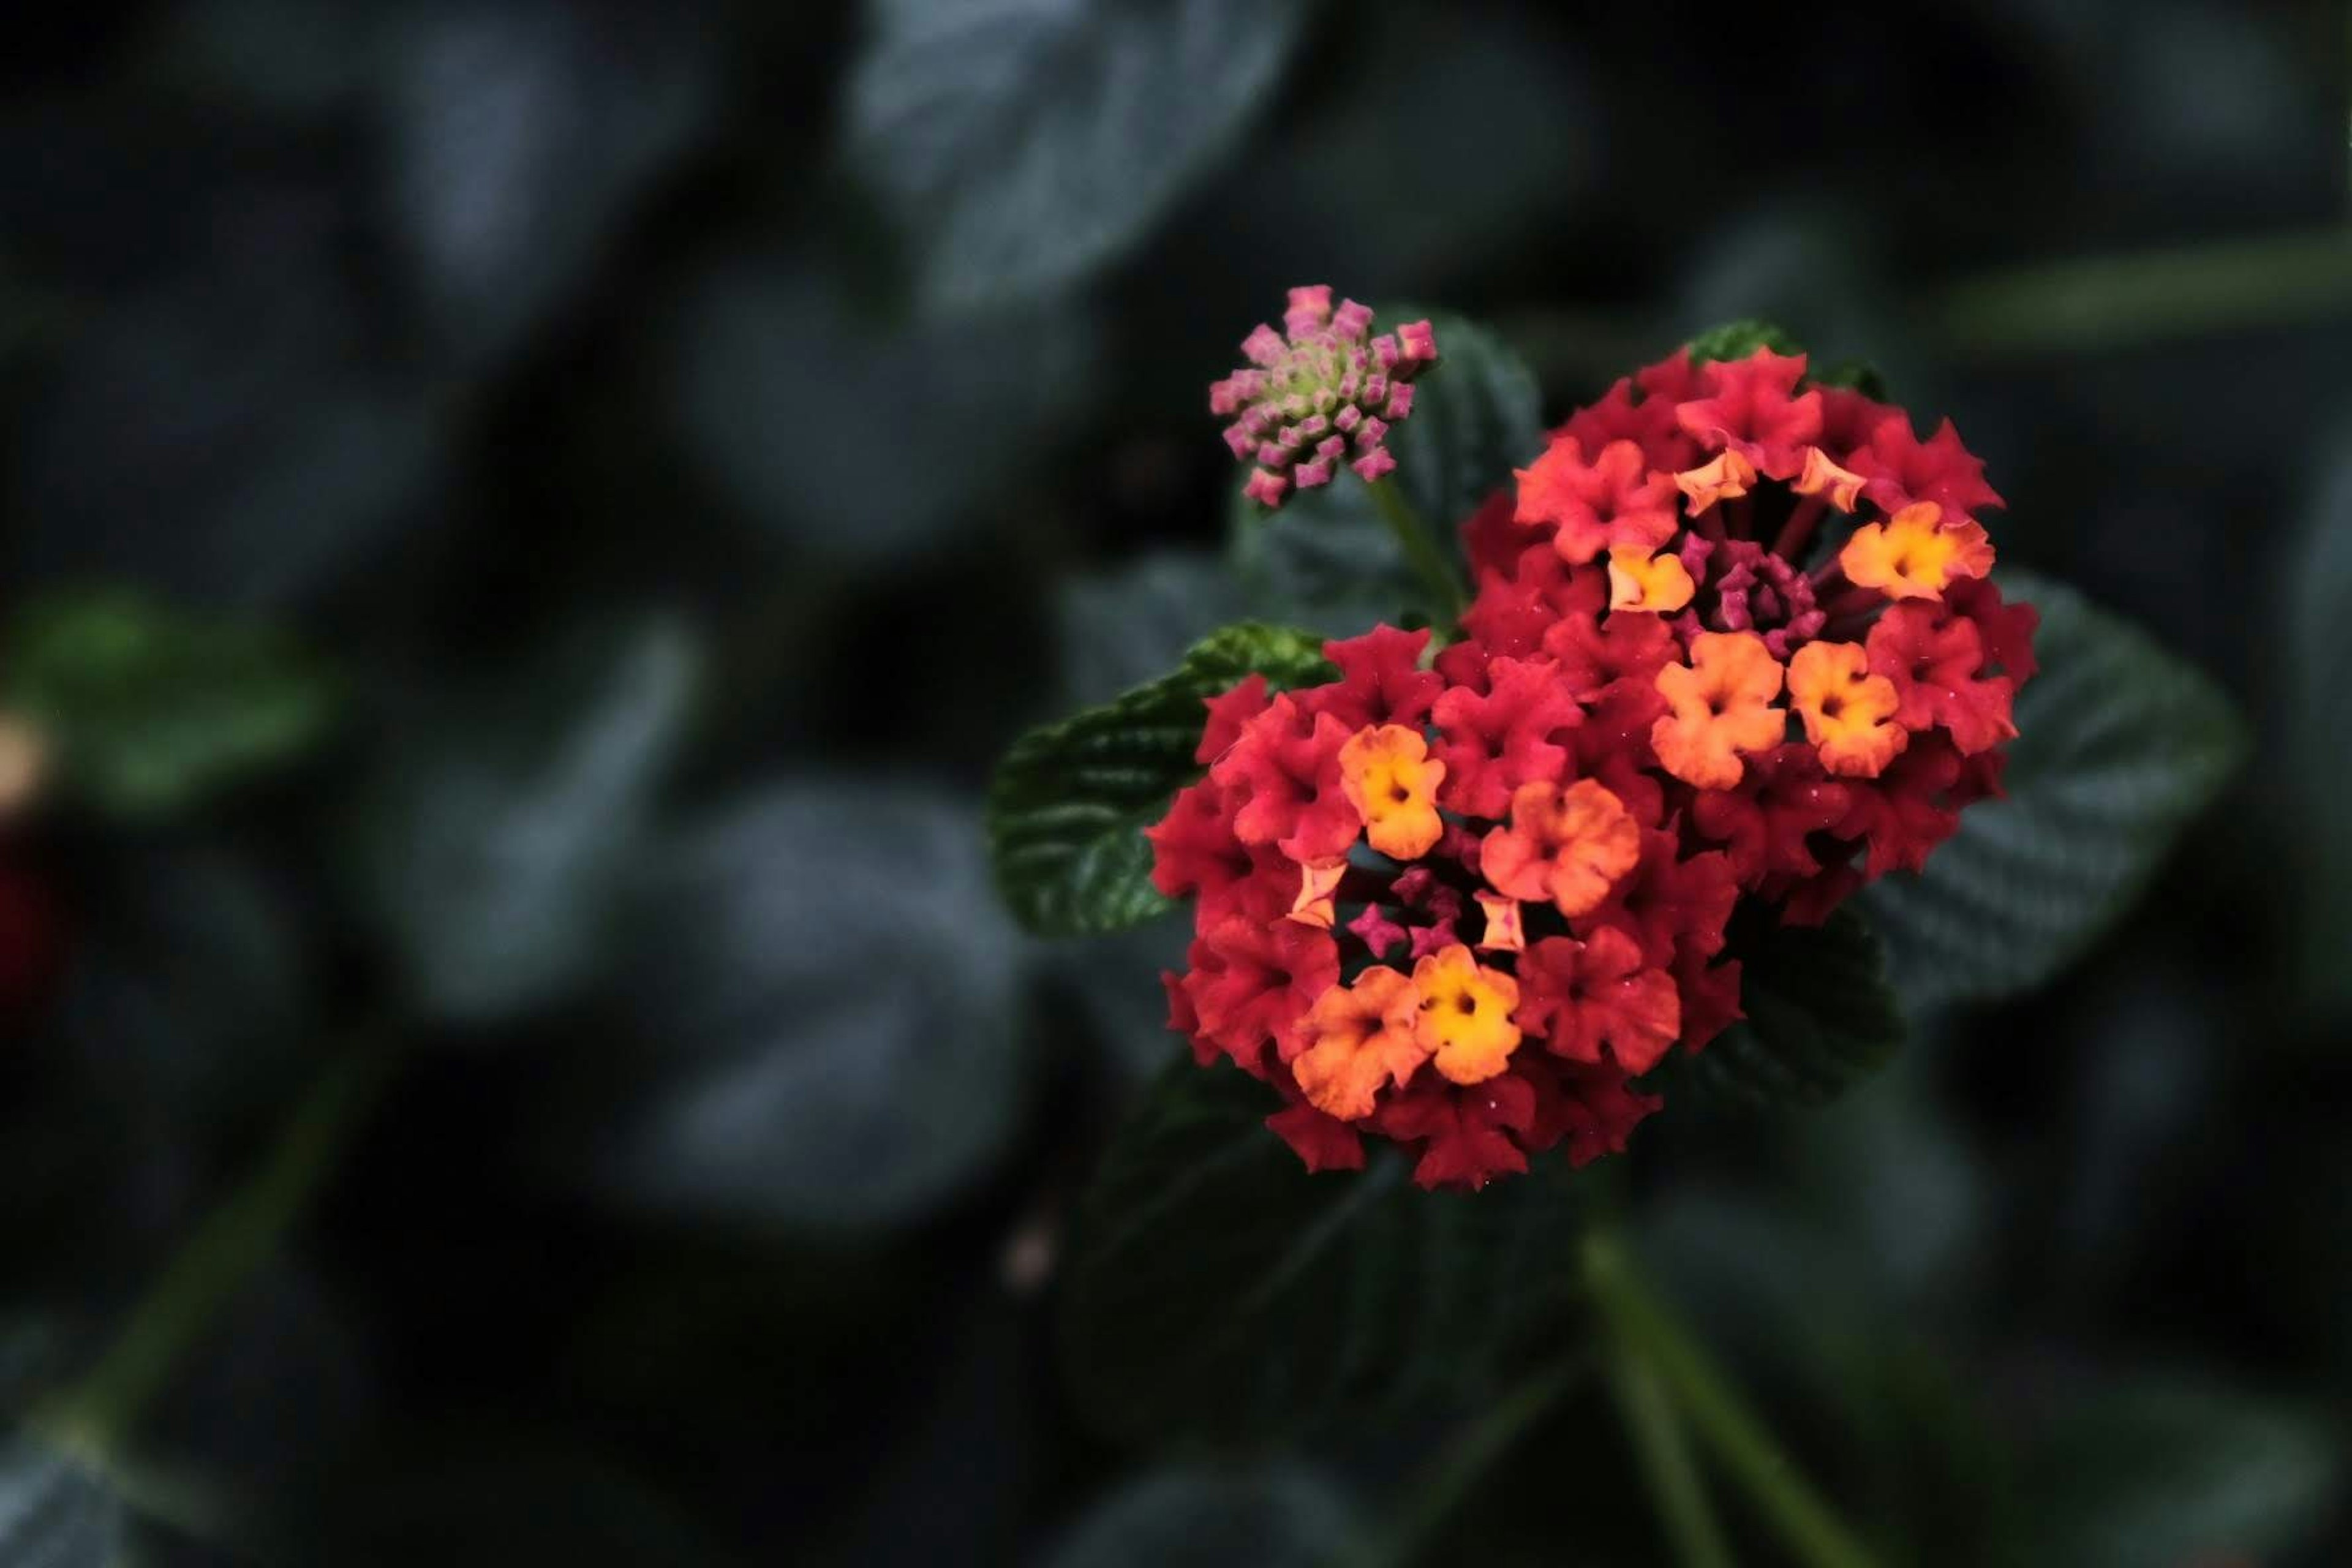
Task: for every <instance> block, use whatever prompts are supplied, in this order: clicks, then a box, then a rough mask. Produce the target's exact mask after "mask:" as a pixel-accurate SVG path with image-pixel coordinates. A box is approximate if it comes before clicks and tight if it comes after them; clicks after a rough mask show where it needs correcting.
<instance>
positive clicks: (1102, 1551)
mask: <svg viewBox="0 0 2352 1568" xmlns="http://www.w3.org/2000/svg"><path fill="white" fill-rule="evenodd" d="M1349 1526H1350V1510H1349V1508H1348V1506H1347V1504H1346V1503H1345V1501H1344V1500H1342V1499H1341V1498H1340V1497H1339V1495H1338V1494H1337V1493H1335V1492H1334V1491H1333V1490H1332V1489H1331V1488H1330V1487H1329V1486H1328V1485H1327V1484H1325V1483H1324V1482H1322V1481H1320V1480H1318V1479H1316V1478H1315V1477H1313V1476H1310V1475H1306V1474H1301V1473H1298V1472H1296V1471H1288V1470H1267V1471H1261V1472H1255V1473H1246V1472H1245V1473H1241V1474H1231V1475H1228V1474H1221V1473H1218V1472H1215V1471H1207V1470H1191V1469H1181V1470H1180V1469H1170V1470H1159V1471H1155V1472H1153V1473H1151V1474H1150V1475H1147V1476H1144V1477H1142V1478H1141V1479H1138V1480H1134V1481H1130V1482H1129V1483H1128V1484H1127V1485H1126V1486H1124V1487H1122V1488H1120V1489H1118V1491H1116V1492H1114V1493H1112V1494H1111V1495H1110V1496H1109V1497H1108V1498H1106V1499H1105V1500H1103V1501H1102V1502H1100V1503H1098V1504H1097V1505H1096V1507H1095V1508H1094V1510H1092V1511H1091V1512H1089V1513H1088V1514H1087V1516H1086V1517H1085V1518H1084V1519H1082V1520H1080V1521H1078V1523H1077V1525H1076V1528H1075V1529H1073V1530H1072V1531H1070V1533H1069V1535H1068V1536H1067V1537H1066V1539H1065V1540H1064V1541H1063V1542H1062V1544H1061V1546H1060V1548H1059V1550H1057V1551H1055V1552H1054V1554H1053V1555H1052V1556H1051V1557H1049V1558H1048V1559H1046V1568H1234V1565H1236V1564H1243V1563H1246V1564H1248V1568H1316V1565H1317V1564H1319V1563H1328V1562H1329V1561H1330V1557H1331V1548H1332V1544H1333V1542H1338V1541H1341V1540H1344V1539H1346V1537H1347V1533H1348V1531H1349Z"/></svg>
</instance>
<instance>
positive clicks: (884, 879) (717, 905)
mask: <svg viewBox="0 0 2352 1568" xmlns="http://www.w3.org/2000/svg"><path fill="white" fill-rule="evenodd" d="M978 826H979V825H978V824H977V823H976V822H975V821H974V820H973V817H972V814H971V810H970V808H969V807H967V806H964V805H959V804H958V803H956V802H954V801H952V800H950V799H946V798H943V797H941V796H940V795H935V794H932V793H930V792H929V791H924V790H918V789H911V788H908V787H907V786H904V785H892V784H880V783H877V782H874V781H850V780H834V781H824V782H806V783H802V784H794V785H790V786H786V787H782V788H778V789H775V790H772V791H771V792H769V793H766V794H763V795H760V796H758V797H756V798H754V799H752V800H750V801H748V802H745V803H744V804H742V805H739V806H735V807H732V808H730V809H729V810H727V811H725V812H723V813H721V814H719V815H718V816H714V817H713V818H711V819H710V820H709V821H706V822H702V823H698V824H697V825H695V826H692V827H690V828H688V830H686V831H685V832H683V833H680V834H678V835H677V836H676V837H673V838H670V839H667V840H656V841H654V842H652V843H649V844H648V845H646V847H645V850H644V853H643V855H642V856H641V858H639V859H638V861H637V863H636V864H635V867H634V868H633V876H632V884H633V885H632V888H631V890H630V894H629V899H628V910H629V919H628V922H627V931H628V934H629V936H630V937H631V938H632V940H631V941H630V942H629V951H630V952H631V954H632V962H631V963H630V965H629V966H628V969H627V971H626V972H625V973H622V974H618V975H615V976H614V985H613V991H614V994H615V996H616V998H617V1001H618V1010H619V1012H620V1013H621V1015H622V1016H623V1017H624V1019H625V1021H626V1022H627V1023H628V1024H629V1026H631V1033H632V1035H633V1037H635V1040H636V1041H637V1042H638V1043H639V1044H640V1046H641V1047H642V1050H641V1052H640V1053H639V1056H638V1058H637V1059H634V1060H631V1061H629V1062H626V1063H622V1064H615V1070H616V1072H617V1073H618V1075H619V1079H620V1081H618V1082H616V1083H599V1084H596V1085H593V1086H592V1087H593V1089H595V1090H598V1091H604V1090H610V1091H611V1092H610V1093H609V1094H607V1095H606V1096H605V1098H604V1099H603V1100H601V1101H600V1103H599V1104H598V1105H597V1106H596V1107H594V1108H593V1111H594V1114H593V1117H592V1118H591V1119H590V1121H589V1123H588V1125H587V1127H586V1128H585V1134H586V1142H587V1144H588V1147H587V1148H586V1150H585V1151H584V1160H583V1162H582V1163H585V1164H586V1165H587V1166H588V1167H589V1170H590V1178H589V1179H590V1182H591V1184H593V1186H595V1187H596V1188H597V1189H598V1190H600V1191H602V1192H604V1193H605V1194H608V1195H609V1196H610V1197H611V1198H612V1199H613V1201H614V1203H615V1204H616V1205H620V1206H624V1207H627V1208H630V1209H634V1210H637V1211H642V1212H647V1213H653V1214H657V1215H667V1216H686V1217H689V1218H695V1219H703V1220H718V1221H730V1222H734V1223H738V1224H743V1223H749V1224H752V1225H787V1226H824V1225H878V1224H887V1223H891V1222H894V1221H898V1220H902V1219H905V1218H908V1217H909V1216H910V1215H915V1214H918V1213H919V1212H921V1211H922V1210H924V1209H925V1208H926V1207H927V1206H928V1205H932V1204H935V1203H937V1202H938V1201H939V1200H940V1198H942V1197H943V1196H945V1195H946V1194H951V1193H953V1192H955V1191H956V1190H957V1188H958V1185H959V1184H961V1183H963V1182H966V1181H969V1180H971V1178H972V1177H973V1176H974V1174H975V1173H976V1172H977V1171H979V1170H980V1169H981V1168H982V1166H984V1165H985V1164H986V1163H987V1162H988V1161H989V1160H990V1159H991V1158H992V1156H993V1155H994V1154H995V1152H996V1151H997V1149H998V1148H999V1147H1000V1146H1001V1145H1002V1144H1003V1141H1004V1139H1005V1138H1006V1136H1007V1135H1008V1134H1009V1133H1010V1132H1011V1131H1012V1130H1013V1121H1014V1117H1015V1114H1016V1112H1017V1111H1018V1110H1019V1108H1020V1099H1021V1089H1022V1084H1023V1075H1024V1056H1023V1053H1022V1050H1021V1048H1020V1047H1021V1039H1020V1037H1019V1036H1018V1034H1017V1033H1016V1032H1015V1029H1014V1016H1015V1004H1016V1001H1017V998H1018V995H1019V988H1020V984H1021V979H1022V973H1021V958H1022V954H1021V952H1020V948H1019V944H1018V942H1017V939H1016V935H1015V933H1014V931H1013V927H1012V923H1011V922H1010V921H1007V920H1006V919H1005V918H1004V914H1003V910H1002V909H1001V908H1000V907H999V905H998V903H997V900H996V898H995V896H994V893H993V891H992V889H991V888H990V887H989V880H988V872H987V868H986V866H985V865H984V864H983V861H982V853H981V845H980V834H979V832H978ZM858 977H862V978H858ZM569 1152H572V1153H579V1152H580V1151H569Z"/></svg>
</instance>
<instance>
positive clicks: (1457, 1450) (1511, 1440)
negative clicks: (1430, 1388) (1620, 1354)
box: [1353, 1354, 1591, 1568]
mask: <svg viewBox="0 0 2352 1568" xmlns="http://www.w3.org/2000/svg"><path fill="white" fill-rule="evenodd" d="M1590 1367H1591V1360H1590V1358H1589V1357H1587V1356H1584V1355H1582V1354H1578V1355H1576V1356H1573V1357H1571V1358H1569V1359H1567V1360H1564V1361H1559V1362H1556V1363H1553V1364H1552V1365H1551V1366H1550V1367H1549V1368H1548V1369H1546V1370H1544V1371H1542V1372H1538V1373H1535V1374H1534V1375H1533V1376H1531V1377H1529V1378H1528V1379H1527V1380H1526V1381H1525V1382H1523V1383H1521V1384H1519V1385H1518V1387H1517V1388H1516V1389H1514V1390H1513V1391H1512V1393H1511V1394H1510V1395H1509V1396H1508V1397H1507V1398H1506V1399H1503V1400H1502V1401H1500V1402H1499V1403H1497V1404H1496V1405H1494V1406H1493V1407H1492V1408H1491V1409H1489V1410H1487V1411H1486V1413H1485V1414H1484V1415H1480V1416H1479V1417H1478V1419H1477V1420H1475V1421H1474V1422H1472V1423H1470V1424H1469V1425H1468V1426H1465V1427H1464V1428H1463V1430H1462V1431H1461V1432H1460V1433H1458V1434H1456V1435H1455V1436H1454V1437H1453V1439H1452V1440H1450V1441H1449V1442H1448V1443H1447V1444H1446V1445H1445V1447H1444V1449H1443V1450H1441V1451H1440V1452H1439V1453H1438V1455H1437V1457H1436V1458H1434V1459H1433V1460H1432V1461H1431V1463H1430V1466H1429V1468H1428V1469H1427V1470H1426V1471H1425V1472H1423V1475H1422V1477H1421V1479H1419V1480H1418V1481H1417V1482H1416V1483H1415V1484H1414V1485H1413V1486H1412V1489H1411V1490H1410V1492H1409V1493H1408V1494H1407V1501H1406V1502H1405V1505H1404V1507H1403V1508H1402V1510H1401V1511H1400V1512H1399V1513H1397V1514H1396V1515H1395V1516H1394V1517H1392V1518H1391V1519H1388V1520H1385V1521H1382V1524H1381V1532H1380V1535H1379V1537H1378V1539H1376V1540H1366V1541H1364V1542H1360V1543H1359V1545H1358V1549H1357V1552H1356V1553H1355V1556H1354V1558H1353V1563H1354V1568H1401V1565H1402V1564H1404V1563H1411V1562H1412V1561H1413V1560H1414V1559H1415V1558H1416V1557H1418V1556H1419V1555H1420V1553H1421V1551H1422V1548H1423V1546H1424V1545H1425V1544H1426V1543H1427V1542H1429V1540H1430V1539H1431V1537H1433V1536H1434V1535H1435V1534H1436V1533H1437V1528H1438V1526H1440V1525H1442V1524H1444V1522H1445V1521H1446V1519H1447V1517H1448V1516H1449V1515H1451V1514H1452V1513H1453V1512H1454V1510H1455V1509H1457V1508H1459V1507H1461V1506H1462V1500H1463V1499H1464V1498H1465V1497H1467V1496H1468V1495H1469V1494H1470V1489H1471V1488H1472V1487H1474V1486H1475V1485H1476V1484H1477V1482H1478V1478H1479V1477H1481V1476H1483V1475H1485V1474H1486V1471H1487V1470H1488V1469H1489V1468H1492V1466H1493V1465H1494V1463H1495V1461H1496V1459H1498V1458H1502V1457H1503V1456H1504V1455H1505V1454H1507V1453H1508V1452H1510V1450H1511V1447H1512V1446H1513V1445H1514V1444H1516V1443H1517V1441H1518V1440H1519V1438H1520V1436H1523V1435H1524V1434H1525V1433H1526V1431H1527V1429H1528V1427H1530V1426H1534V1425H1535V1424H1536V1422H1537V1421H1538V1420H1539V1419H1541V1418H1542V1416H1543V1415H1545V1413H1546V1412H1548V1411H1549V1410H1550V1409H1551V1407H1552V1406H1553V1405H1556V1404H1557V1403H1559V1398H1560V1396H1561V1395H1562V1394H1566V1393H1567V1392H1568V1391H1569V1390H1570V1389H1571V1388H1573V1387H1575V1386H1576V1384H1577V1381H1578V1379H1580V1378H1581V1377H1582V1376H1583V1375H1584V1373H1585V1372H1586V1371H1587V1370H1588V1369H1589V1368H1590Z"/></svg>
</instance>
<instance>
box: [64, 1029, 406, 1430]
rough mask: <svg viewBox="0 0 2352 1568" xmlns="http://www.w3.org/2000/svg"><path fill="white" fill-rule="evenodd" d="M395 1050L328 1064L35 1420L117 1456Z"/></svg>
mask: <svg viewBox="0 0 2352 1568" xmlns="http://www.w3.org/2000/svg"><path fill="white" fill-rule="evenodd" d="M393 1059H394V1058H393V1052H392V1051H391V1050H390V1049H389V1048H387V1047H383V1046H375V1045H366V1046H358V1047H352V1048H350V1049H348V1050H345V1051H343V1052H341V1053H340V1054H339V1055H338V1056H337V1057H336V1058H335V1059H334V1060H333V1061H331V1063H329V1064H328V1066H327V1068H325V1070H324V1071H322V1072H321V1073H320V1076H319V1078H318V1079H317V1081H316V1082H314V1083H313V1084H312V1086H311V1087H310V1090H309V1092H308V1093H306V1094H305V1095H304V1097H303V1099H302V1100H301V1103H300V1104H299V1105H297V1106H296V1107H295V1109H294V1113H293V1115H292V1116H291V1118H289V1121H287V1124H286V1127H285V1130H284V1131H282V1132H281V1133H279V1135H278V1142H277V1144H276V1145H275V1146H274V1147H273V1148H272V1149H271V1150H270V1151H269V1152H268V1156H267V1157H266V1158H265V1159H264V1160H263V1161H262V1163H261V1164H260V1166H259V1167H258V1168H257V1170H255V1172H254V1173H252V1174H251V1175H250V1176H248V1177H247V1179H246V1180H245V1182H244V1183H243V1184H241V1185H240V1186H238V1187H237V1188H236V1191H234V1192H232V1193H231V1194H229V1195H228V1196H227V1197H226V1199H224V1200H223V1201H222V1202H221V1204H220V1205H219V1206H217V1207H216V1208H215V1209H214V1210H213V1211H212V1212H211V1213H210V1214H209V1215H205V1219H204V1221H203V1223H202V1224H201V1225H199V1226H197V1228H196V1231H195V1234H194V1235H193V1236H191V1237H189V1238H188V1240H187V1242H186V1244H185V1245H184V1247H182V1248H181V1249H180V1251H179V1253H178V1255H177V1256H176V1257H174V1258H173V1259H172V1261H171V1263H170V1264H169V1265H167V1266H166V1267H165V1268H164V1270H163V1274H162V1276H161V1277H160V1278H158V1279H156V1281H155V1282H154V1284H153V1285H152V1286H151V1287H150V1288H149V1289H148V1291H147V1294H146V1295H145V1296H144V1297H143V1298H142V1300H140V1302H139V1304H138V1305H137V1306H136V1307H135V1308H133V1309H132V1310H131V1316H130V1318H129V1320H128V1321H126V1322H125V1323H124V1324H123V1327H122V1330H121V1333H120V1334H118V1335H117V1336H116V1338H115V1341H114V1343H113V1344H112V1345H111V1346H110V1347H109V1348H108V1350H107V1352H106V1353H105V1354H104V1355H103V1356H102V1357H100V1360H99V1363H98V1364H97V1365H96V1366H95V1367H93V1368H92V1369H91V1370H90V1372H89V1374H88V1375H86V1376H85V1377H83V1378H82V1380H81V1381H80V1382H79V1383H78V1384H75V1385H74V1386H73V1387H71V1388H69V1389H68V1390H66V1391H64V1392H63V1393H62V1394H58V1395H56V1396H54V1397H53V1398H51V1399H50V1400H49V1401H47V1402H46V1403H45V1404H44V1405H42V1406H41V1407H40V1408H39V1409H37V1410H36V1411H35V1412H34V1413H33V1415H32V1417H31V1424H32V1425H33V1426H35V1427H36V1429H37V1430H39V1431H40V1432H42V1433H43V1434H45V1435H46V1436H48V1437H49V1439H50V1440H51V1441H52V1442H54V1443H56V1444H57V1445H58V1447H61V1448H63V1449H65V1450H66V1451H67V1452H68V1453H71V1454H73V1455H75V1456H76V1457H77V1458H81V1459H83V1460H84V1461H85V1462H87V1463H90V1464H93V1465H98V1466H101V1467H104V1466H108V1465H110V1463H111V1462H113V1461H115V1460H116V1459H117V1458H118V1457H119V1456H120V1453H121V1448H122V1446H123V1444H124V1443H125V1442H126V1441H127V1440H128V1439H129V1438H130V1437H131V1436H132V1434H134V1433H135V1432H136V1431H137V1430H138V1428H139V1424H140V1422H141V1419H142V1417H143V1416H144V1415H146V1413H147V1410H148V1408H149V1407H150V1406H151V1405H152V1404H153V1403H154V1401H155V1399H156V1397H157V1396H158V1395H159V1394H162V1393H163V1390H164V1389H165V1388H166V1387H167V1386H168V1385H169V1384H170V1382H171V1379H172V1376H173V1373H174V1371H175V1370H176V1369H177V1368H178V1367H179V1366H180V1364H181V1363H183V1362H184V1360H185V1359H186V1357H187V1355H188V1353H189V1352H190V1351H191V1350H193V1349H194V1347H195V1346H196V1345H197V1344H198V1343H199V1342H201V1341H202V1340H203V1338H204V1336H205V1333H206V1332H207V1331H210V1330H211V1329H212V1328H213V1326H214V1325H215V1322H216V1321H218V1319H219V1317H220V1314H221V1312H222V1310H224V1309H225V1308H226V1307H227V1306H228V1304H229V1303H230V1302H231V1301H232V1300H235V1299H236V1294H237V1292H238V1291H239V1290H241V1289H243V1288H244V1287H245V1286H246V1285H247V1282H248V1281H250V1280H251V1279H252V1278H253V1276H254V1275H255V1274H257V1272H259V1271H260V1269H261V1268H262V1267H263V1266H264V1265H265V1264H267V1263H268V1261H269V1259H270V1258H272V1257H273V1256H274V1255H275V1254H276V1252H277V1250H278V1243H279V1242H280V1241H281V1240H282V1239H283V1238H284V1237H285V1235H286V1233H287V1232H288V1231H289V1230H290V1229H291V1228H292V1227H293V1226H294V1225H295V1223H296V1222H297V1221H299V1219H300V1218H301V1216H302V1215H303V1214H304V1212H305V1211H306V1210H307V1209H308V1208H309V1206H310V1202H311V1200H312V1199H313V1198H314V1197H316V1196H317V1194H318V1192H319V1189H320V1187H321V1186H322V1185H324V1184H325V1182H326V1179H327V1177H328V1176H329V1174H330V1173H331V1172H332V1170H333V1168H334V1157H335V1154H336V1152H337V1151H338V1150H339V1149H340V1148H341V1145H342V1142H343V1140H344V1138H345V1137H346V1136H347V1135H348V1134H349V1133H350V1131H351V1129H352V1127H353V1125H355V1124H356V1123H357V1121H359V1119H360V1117H361V1115H362V1112H363V1111H364V1110H366V1109H367V1108H368V1107H369V1106H370V1105H371V1104H373V1101H374V1100H375V1098H376V1095H377V1093H378V1092H379V1091H380V1090H381V1089H383V1085H384V1083H385V1081H386V1080H387V1079H389V1077H390V1075H391V1068H392V1065H393Z"/></svg>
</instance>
